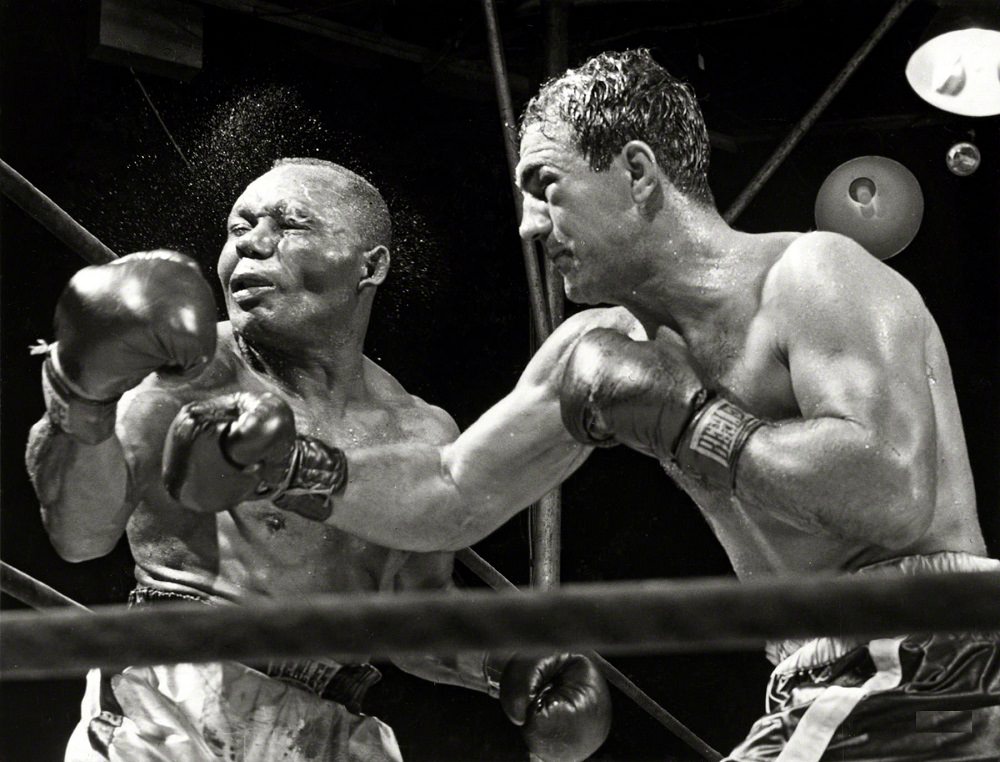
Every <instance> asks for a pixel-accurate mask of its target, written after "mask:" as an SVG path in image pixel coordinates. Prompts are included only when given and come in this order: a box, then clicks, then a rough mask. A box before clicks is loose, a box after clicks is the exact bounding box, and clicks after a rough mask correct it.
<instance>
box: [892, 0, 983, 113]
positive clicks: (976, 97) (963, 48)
mask: <svg viewBox="0 0 1000 762" xmlns="http://www.w3.org/2000/svg"><path fill="white" fill-rule="evenodd" d="M939 1H940V3H941V5H942V7H941V10H940V11H939V12H938V14H937V16H935V18H934V20H933V21H932V22H931V25H930V28H929V29H928V31H927V34H926V35H925V36H924V39H923V42H922V44H921V45H920V47H918V48H917V49H916V50H915V51H914V52H913V55H911V56H910V60H909V61H908V62H907V64H906V79H907V81H909V83H910V87H912V88H913V90H914V91H915V92H916V93H917V95H919V96H920V97H921V98H923V99H924V100H925V101H927V102H928V103H930V104H931V105H933V106H936V107H938V108H940V109H943V110H945V111H949V112H951V113H952V114H962V115H964V116H992V115H994V114H1000V0H961V1H959V0H939Z"/></svg>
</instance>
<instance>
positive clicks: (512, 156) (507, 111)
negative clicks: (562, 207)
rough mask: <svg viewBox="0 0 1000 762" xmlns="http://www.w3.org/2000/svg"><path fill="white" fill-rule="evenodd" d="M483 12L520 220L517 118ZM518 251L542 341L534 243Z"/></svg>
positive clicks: (488, 3)
mask: <svg viewBox="0 0 1000 762" xmlns="http://www.w3.org/2000/svg"><path fill="white" fill-rule="evenodd" d="M483 15H485V17H486V31H487V39H488V41H489V48H490V65H491V66H492V67H493V81H494V85H495V87H496V93H497V103H498V105H499V107H500V124H501V127H502V128H503V146H504V151H505V152H506V154H507V164H508V169H509V170H510V171H509V172H508V175H509V177H510V183H511V191H512V192H513V194H514V210H515V212H516V214H517V220H518V221H519V222H520V220H521V192H520V191H519V190H518V189H517V186H516V185H515V183H514V169H515V167H516V166H517V126H516V125H517V117H515V116H514V106H513V104H512V103H511V97H510V81H509V80H508V78H507V63H506V61H505V60H504V55H503V46H502V45H501V43H500V25H499V22H498V21H497V11H496V6H495V5H494V3H493V0H483ZM521 253H522V255H523V257H524V269H525V272H526V274H527V276H528V299H529V300H530V303H531V317H532V321H533V323H534V327H535V335H536V336H537V337H538V341H539V343H541V342H543V341H545V339H547V338H548V336H549V334H550V333H551V332H552V327H551V324H550V322H549V316H548V314H547V313H546V309H545V297H544V287H543V286H542V274H541V272H540V270H539V268H538V259H537V258H536V257H535V249H534V246H532V244H531V243H530V242H527V241H521Z"/></svg>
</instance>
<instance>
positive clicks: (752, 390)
mask: <svg viewBox="0 0 1000 762" xmlns="http://www.w3.org/2000/svg"><path fill="white" fill-rule="evenodd" d="M690 349H691V352H692V354H693V355H694V357H695V359H696V361H697V362H698V364H699V366H700V367H699V371H700V373H701V376H702V380H703V381H704V382H705V384H706V385H707V386H709V387H710V388H711V389H713V390H714V391H716V392H717V393H719V394H721V395H722V396H724V397H726V398H727V399H729V400H731V401H733V402H735V403H736V404H738V405H739V406H740V407H742V408H743V409H744V410H746V411H747V412H749V413H752V414H753V415H755V416H757V417H759V418H765V419H768V420H780V419H787V418H794V417H798V416H799V414H800V412H799V408H798V404H797V403H796V401H795V394H794V391H793V389H792V383H791V377H790V375H789V370H788V365H787V362H786V358H785V357H784V354H783V352H782V350H781V348H780V347H779V346H778V343H777V341H776V339H775V333H774V331H773V330H772V326H770V324H769V322H768V321H767V320H765V319H757V320H754V321H752V322H751V324H750V326H749V328H748V329H747V330H746V331H741V332H736V331H733V332H722V333H720V334H718V335H716V336H713V337H712V338H710V339H708V340H705V341H703V342H700V343H697V344H694V345H692V346H690Z"/></svg>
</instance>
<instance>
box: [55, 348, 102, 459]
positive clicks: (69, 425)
mask: <svg viewBox="0 0 1000 762" xmlns="http://www.w3.org/2000/svg"><path fill="white" fill-rule="evenodd" d="M42 395H43V396H44V398H45V409H46V411H47V413H48V416H49V420H50V421H52V423H53V424H55V426H56V427H57V428H59V429H60V430H62V431H64V432H65V433H67V434H69V435H70V436H71V437H73V438H74V439H77V440H79V441H80V442H83V443H84V444H90V445H95V444H100V443H101V442H103V441H105V440H106V439H109V438H111V436H112V435H113V434H114V433H115V412H116V410H117V407H118V398H117V397H116V398H114V399H109V400H93V399H88V398H87V397H84V396H82V395H81V394H80V393H79V392H78V391H77V390H76V389H74V388H73V385H72V384H71V383H70V381H69V379H67V378H66V376H65V375H64V374H63V372H62V370H61V369H60V368H59V361H58V358H57V357H56V355H55V348H53V349H52V350H51V351H50V352H49V353H48V354H47V355H46V357H45V362H44V363H43V364H42Z"/></svg>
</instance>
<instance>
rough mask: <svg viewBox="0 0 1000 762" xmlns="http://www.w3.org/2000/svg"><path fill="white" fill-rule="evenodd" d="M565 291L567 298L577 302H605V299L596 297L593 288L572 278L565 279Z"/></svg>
mask: <svg viewBox="0 0 1000 762" xmlns="http://www.w3.org/2000/svg"><path fill="white" fill-rule="evenodd" d="M563 292H564V293H565V294H566V298H567V299H569V300H570V301H571V302H574V303H575V304H603V301H602V300H601V299H600V298H598V297H596V296H595V295H594V294H593V293H592V290H588V289H587V288H585V287H582V286H581V285H580V284H578V283H573V282H572V281H570V280H564V281H563Z"/></svg>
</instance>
